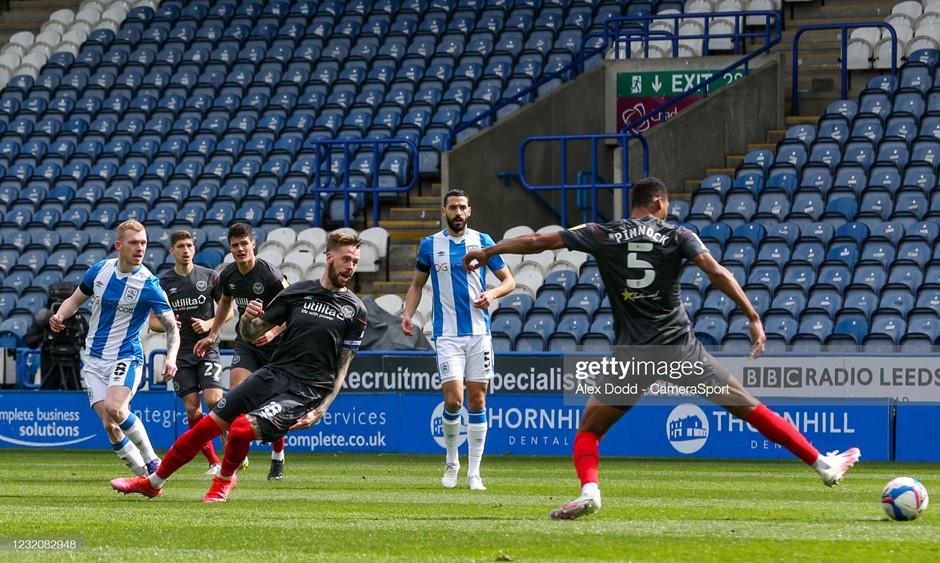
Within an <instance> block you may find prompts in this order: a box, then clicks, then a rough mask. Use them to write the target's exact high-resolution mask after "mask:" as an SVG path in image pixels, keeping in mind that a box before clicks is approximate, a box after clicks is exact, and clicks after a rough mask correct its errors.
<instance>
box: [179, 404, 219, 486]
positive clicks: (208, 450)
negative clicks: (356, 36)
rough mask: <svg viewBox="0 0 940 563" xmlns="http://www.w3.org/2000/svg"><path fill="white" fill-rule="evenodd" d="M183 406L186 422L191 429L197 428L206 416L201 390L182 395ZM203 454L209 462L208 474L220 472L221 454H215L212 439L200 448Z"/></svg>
mask: <svg viewBox="0 0 940 563" xmlns="http://www.w3.org/2000/svg"><path fill="white" fill-rule="evenodd" d="M182 401H183V407H184V408H185V409H186V423H187V424H188V426H189V428H190V430H191V429H193V428H195V427H196V425H197V424H199V421H200V420H202V419H203V418H204V416H205V415H204V414H203V413H202V404H201V403H200V401H199V392H198V391H194V392H192V393H189V394H187V395H186V396H184V397H182ZM200 451H201V452H202V455H204V456H205V457H206V461H208V462H209V471H208V472H207V474H209V475H214V474H215V473H217V472H218V466H219V465H220V464H221V463H222V462H221V461H219V456H217V455H215V447H214V446H213V445H212V441H211V440H210V441H208V442H206V443H205V444H203V445H202V448H201V449H200ZM213 468H214V469H213Z"/></svg>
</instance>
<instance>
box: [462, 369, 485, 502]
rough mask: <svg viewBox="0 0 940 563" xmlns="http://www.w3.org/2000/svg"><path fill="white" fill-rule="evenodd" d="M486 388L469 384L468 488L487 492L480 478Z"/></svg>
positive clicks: (472, 382)
mask: <svg viewBox="0 0 940 563" xmlns="http://www.w3.org/2000/svg"><path fill="white" fill-rule="evenodd" d="M486 387H487V383H484V382H479V381H468V382H467V421H468V424H467V462H468V463H467V487H468V488H470V489H472V490H475V491H485V490H486V487H485V486H484V485H483V480H482V478H481V477H480V463H481V462H482V461H483V450H484V449H485V447H486V430H487V428H488V427H489V423H488V422H487V420H486Z"/></svg>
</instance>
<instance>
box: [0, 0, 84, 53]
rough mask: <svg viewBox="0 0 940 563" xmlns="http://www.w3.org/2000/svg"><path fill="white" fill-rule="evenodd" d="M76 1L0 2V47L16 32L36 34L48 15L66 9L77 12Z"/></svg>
mask: <svg viewBox="0 0 940 563" xmlns="http://www.w3.org/2000/svg"><path fill="white" fill-rule="evenodd" d="M78 6H79V2H78V1H70V0H8V1H6V2H0V7H2V8H3V9H2V11H0V45H5V44H6V43H7V42H8V41H9V40H10V37H11V36H12V35H13V34H14V33H16V32H18V31H32V32H33V33H38V32H39V28H40V27H41V26H42V24H44V23H45V22H46V21H47V20H48V18H49V14H51V13H52V12H55V11H56V10H61V9H63V8H68V9H71V10H73V11H77V10H78Z"/></svg>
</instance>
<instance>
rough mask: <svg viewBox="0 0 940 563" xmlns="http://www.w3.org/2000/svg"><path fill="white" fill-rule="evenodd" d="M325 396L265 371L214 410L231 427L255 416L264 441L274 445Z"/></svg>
mask: <svg viewBox="0 0 940 563" xmlns="http://www.w3.org/2000/svg"><path fill="white" fill-rule="evenodd" d="M324 395H325V393H324V392H323V391H322V390H321V389H318V388H316V387H311V386H309V385H306V384H304V383H301V382H299V381H297V380H296V379H291V378H290V377H287V376H286V375H284V374H282V373H279V372H277V371H274V370H272V369H271V368H268V367H263V368H261V369H259V370H258V371H256V372H254V373H253V374H251V377H249V378H248V379H246V380H245V381H243V382H242V384H241V385H239V386H238V387H236V388H235V389H232V390H231V391H229V392H228V394H227V395H226V396H225V397H223V398H222V400H221V401H219V402H218V403H216V405H215V407H214V408H213V409H212V410H213V412H215V414H217V415H218V416H219V418H221V419H222V420H224V421H226V422H228V423H231V422H233V421H234V420H235V419H236V418H238V417H239V415H242V414H250V415H252V416H254V417H255V418H256V419H257V420H258V426H259V427H260V428H261V440H262V441H264V442H273V441H275V440H278V439H280V438H283V437H284V435H285V434H287V431H288V430H290V427H291V426H293V425H294V423H295V422H297V421H298V420H300V418H301V417H303V416H304V415H305V414H307V412H309V411H311V410H313V409H315V408H317V405H319V404H320V402H321V401H322V400H323V396H324Z"/></svg>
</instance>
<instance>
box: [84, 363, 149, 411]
mask: <svg viewBox="0 0 940 563" xmlns="http://www.w3.org/2000/svg"><path fill="white" fill-rule="evenodd" d="M82 364H83V365H82V376H83V377H84V379H85V387H87V390H88V402H89V403H90V404H91V405H94V404H95V403H97V402H98V401H103V400H104V397H105V395H106V394H107V393H108V388H109V387H117V386H119V385H120V386H124V387H129V388H130V390H131V395H130V396H131V397H133V396H134V394H135V393H136V392H137V387H138V386H140V378H141V372H142V370H141V369H140V367H141V365H140V360H138V359H137V358H124V359H120V360H102V359H101V358H94V357H92V356H89V355H87V354H85V352H82Z"/></svg>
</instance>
